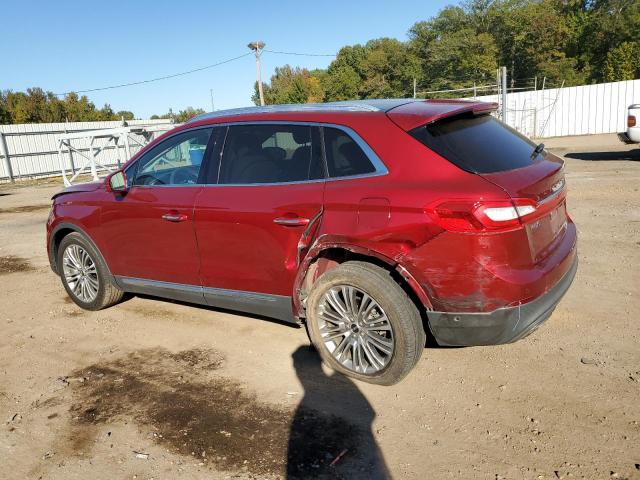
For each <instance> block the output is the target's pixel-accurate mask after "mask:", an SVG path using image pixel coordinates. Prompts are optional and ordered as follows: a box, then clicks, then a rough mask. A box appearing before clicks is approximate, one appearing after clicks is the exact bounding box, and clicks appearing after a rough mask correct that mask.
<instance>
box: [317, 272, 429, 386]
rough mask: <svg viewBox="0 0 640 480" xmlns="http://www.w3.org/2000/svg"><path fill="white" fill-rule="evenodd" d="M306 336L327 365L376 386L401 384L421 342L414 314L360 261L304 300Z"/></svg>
mask: <svg viewBox="0 0 640 480" xmlns="http://www.w3.org/2000/svg"><path fill="white" fill-rule="evenodd" d="M374 304H375V305H374ZM307 330H308V333H309V337H310V338H311V341H312V343H313V344H314V346H315V347H316V349H317V350H318V352H319V354H320V356H321V357H322V359H323V361H324V362H325V363H326V364H327V365H329V366H330V367H331V368H333V369H334V370H337V371H339V372H341V373H343V374H345V375H348V376H350V377H353V378H357V379H359V380H362V381H365V382H369V383H375V384H378V385H393V384H395V383H397V382H399V381H400V380H402V379H403V378H404V377H405V376H406V375H407V374H408V373H409V371H411V369H412V368H413V367H414V366H415V364H416V363H417V362H418V360H419V359H420V356H421V355H422V351H423V349H424V345H425V341H426V335H425V332H424V328H423V326H422V319H421V317H420V314H419V312H418V309H417V308H416V306H415V304H414V303H413V301H412V300H411V299H410V298H409V297H408V295H407V294H406V293H405V292H404V290H402V288H401V287H400V286H399V285H398V284H397V283H396V282H395V281H394V280H393V279H392V278H391V276H390V274H389V272H388V271H386V270H384V269H383V268H380V267H378V266H376V265H373V264H370V263H367V262H359V261H350V262H345V263H343V264H341V265H339V266H337V267H335V268H333V269H331V270H329V271H327V272H326V273H324V274H323V275H321V276H320V278H318V280H317V281H316V283H315V284H314V285H313V288H312V289H311V292H310V293H309V297H308V299H307ZM345 345H346V346H345Z"/></svg>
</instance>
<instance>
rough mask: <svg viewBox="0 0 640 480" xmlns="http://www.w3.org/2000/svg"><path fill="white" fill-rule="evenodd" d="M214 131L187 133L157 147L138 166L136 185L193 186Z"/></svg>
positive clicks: (196, 181)
mask: <svg viewBox="0 0 640 480" xmlns="http://www.w3.org/2000/svg"><path fill="white" fill-rule="evenodd" d="M211 131H212V129H211V128H205V129H198V130H193V131H190V132H184V133H181V134H178V135H176V136H174V137H171V138H169V139H167V140H165V141H164V142H162V143H160V144H159V145H157V146H156V147H154V148H153V149H152V150H151V151H149V152H148V153H147V154H145V155H144V156H143V157H142V158H141V159H140V160H139V161H138V162H137V163H138V164H139V165H138V169H137V174H136V178H135V181H134V183H133V184H134V185H192V184H196V183H198V176H199V174H200V168H201V167H202V163H203V160H204V154H205V151H206V149H207V144H208V142H209V138H210V136H211Z"/></svg>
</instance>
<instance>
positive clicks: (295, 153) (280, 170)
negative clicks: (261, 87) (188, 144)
mask: <svg viewBox="0 0 640 480" xmlns="http://www.w3.org/2000/svg"><path fill="white" fill-rule="evenodd" d="M214 156H215V155H214ZM218 156H219V161H220V164H219V168H218V171H219V175H218V176H217V177H218V178H213V177H210V179H209V184H208V185H206V186H204V187H203V189H202V191H201V192H200V193H199V194H198V197H197V199H196V203H195V219H196V220H195V228H196V236H197V241H198V247H199V251H200V259H201V267H200V275H201V281H202V284H203V286H204V287H205V298H206V299H207V301H208V302H209V303H210V304H211V305H213V306H218V307H227V308H234V309H243V310H245V311H249V312H253V313H262V314H265V315H270V316H275V317H278V318H281V319H284V320H291V295H292V290H293V283H294V278H295V275H296V272H297V267H298V262H299V251H298V242H299V241H300V239H301V237H302V235H303V233H304V232H305V229H307V228H308V227H309V223H310V222H311V221H312V219H314V218H317V217H318V215H319V214H320V213H321V211H322V202H323V190H324V177H325V172H324V164H323V161H322V154H321V146H320V136H319V129H318V128H317V127H312V126H309V125H288V124H265V123H263V124H244V125H232V126H230V127H228V131H227V134H226V139H225V141H224V151H223V152H221V153H218ZM212 164H214V162H212ZM212 170H213V169H212ZM214 183H215V184H214Z"/></svg>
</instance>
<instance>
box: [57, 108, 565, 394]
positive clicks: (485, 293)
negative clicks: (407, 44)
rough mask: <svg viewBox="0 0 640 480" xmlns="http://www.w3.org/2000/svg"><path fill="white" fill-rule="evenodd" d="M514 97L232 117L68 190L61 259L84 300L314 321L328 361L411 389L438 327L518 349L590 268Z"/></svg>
mask: <svg viewBox="0 0 640 480" xmlns="http://www.w3.org/2000/svg"><path fill="white" fill-rule="evenodd" d="M494 108H495V105H494V104H486V103H478V102H463V101H450V100H428V101H422V100H421V101H415V100H408V99H404V100H368V101H357V102H337V103H329V104H319V105H284V106H272V107H261V108H258V107H256V108H246V109H238V110H229V111H224V112H215V113H210V114H205V115H202V116H200V117H197V118H195V119H193V120H191V121H190V122H188V123H186V124H184V125H182V126H180V127H178V128H176V129H174V130H173V131H171V132H169V133H167V134H165V135H163V136H162V137H160V138H158V139H157V140H155V141H154V142H152V143H151V144H149V145H148V146H147V147H146V148H144V149H143V150H142V151H141V152H140V153H139V154H138V155H136V156H135V157H134V158H132V159H131V161H130V162H128V163H127V164H126V165H125V167H124V168H123V169H121V170H120V171H118V172H116V173H115V174H112V175H111V176H110V177H108V178H107V180H106V181H105V182H97V183H87V184H83V185H76V186H73V187H70V188H67V189H66V190H64V191H62V192H61V193H59V194H57V195H55V196H54V200H53V206H52V210H51V214H50V216H49V221H48V223H47V233H48V239H47V247H48V252H49V259H50V262H51V267H52V268H53V270H54V271H55V272H57V273H58V274H59V275H60V277H61V279H62V282H63V284H64V287H65V289H66V290H67V292H68V294H69V296H70V297H71V298H72V299H73V301H74V302H75V303H77V304H78V305H79V306H80V307H82V308H85V309H88V310H97V309H101V308H104V307H107V306H110V305H113V304H114V303H116V302H118V301H119V300H120V299H121V298H122V297H123V294H124V293H125V292H131V293H138V294H147V295H154V296H158V297H165V298H171V299H176V300H181V301H186V302H193V303H199V304H205V305H210V306H212V307H217V308H224V309H232V310H239V311H243V312H248V313H252V314H257V315H261V316H265V317H271V318H275V319H279V320H281V321H284V322H295V323H303V324H305V325H306V327H307V331H308V333H309V336H310V338H311V341H312V342H313V344H314V345H315V347H316V348H317V349H318V351H319V353H320V355H321V356H322V358H323V359H324V361H325V362H326V363H327V364H329V365H330V366H331V367H333V368H334V369H336V370H338V371H340V372H343V373H345V374H347V375H350V376H352V377H356V378H359V379H361V380H364V381H368V382H372V383H378V384H385V385H389V384H393V383H395V382H397V381H399V380H400V379H401V378H403V377H404V376H405V375H406V374H407V373H408V372H409V371H410V370H411V368H412V367H413V366H414V365H415V364H416V362H417V361H418V359H419V358H420V355H421V353H422V350H423V348H424V346H425V340H426V333H425V332H426V331H430V332H431V333H432V335H433V337H434V338H435V340H436V341H437V342H438V344H440V345H493V344H500V343H507V342H513V341H515V340H517V339H519V338H522V337H524V336H525V335H527V334H529V333H530V332H531V331H533V330H534V329H535V328H536V327H538V326H539V325H540V324H541V323H542V322H544V321H545V320H546V319H547V318H548V317H549V316H550V315H551V313H552V311H553V309H554V308H555V306H556V305H557V303H558V302H559V301H560V299H561V297H562V296H563V295H564V293H565V292H566V291H567V289H568V288H569V286H570V284H571V282H572V281H573V277H574V275H575V272H576V268H577V261H576V259H577V257H576V228H575V225H574V224H573V222H572V221H571V218H570V217H569V216H568V215H567V212H566V205H565V194H566V188H565V180H564V173H563V163H562V161H561V160H560V159H559V158H558V157H556V156H554V155H552V154H550V153H548V152H546V151H545V150H544V145H538V146H536V145H535V144H534V143H532V142H531V141H529V140H528V139H527V138H525V137H523V136H522V135H520V134H519V133H517V132H516V131H514V130H512V129H511V128H509V127H508V126H506V125H505V124H503V123H501V122H500V121H498V120H496V119H495V118H494V117H493V116H491V115H490V113H491V111H492V110H493V109H494Z"/></svg>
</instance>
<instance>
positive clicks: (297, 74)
mask: <svg viewBox="0 0 640 480" xmlns="http://www.w3.org/2000/svg"><path fill="white" fill-rule="evenodd" d="M320 75H321V74H319V75H318V74H317V72H310V71H309V70H307V69H306V68H299V67H296V68H293V67H291V66H289V65H284V66H283V67H276V71H275V73H274V74H273V76H272V77H271V82H270V83H269V84H265V83H263V84H262V90H263V94H264V101H265V103H266V104H267V105H271V104H276V103H277V104H282V103H313V102H321V101H322V100H323V98H324V90H323V88H322V85H321V80H320ZM251 100H253V102H254V103H255V104H256V105H260V94H259V92H258V82H256V83H255V85H254V93H253V96H252V97H251Z"/></svg>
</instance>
